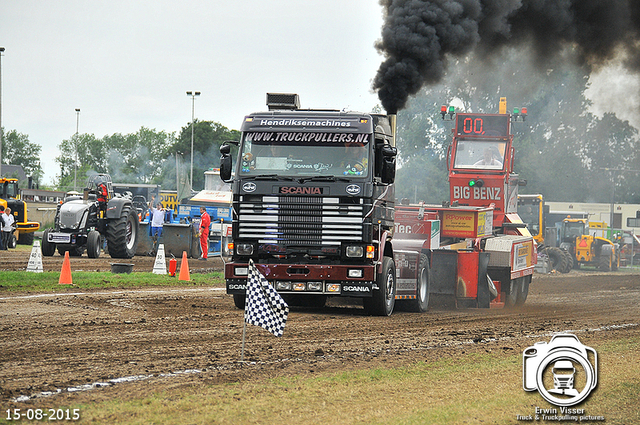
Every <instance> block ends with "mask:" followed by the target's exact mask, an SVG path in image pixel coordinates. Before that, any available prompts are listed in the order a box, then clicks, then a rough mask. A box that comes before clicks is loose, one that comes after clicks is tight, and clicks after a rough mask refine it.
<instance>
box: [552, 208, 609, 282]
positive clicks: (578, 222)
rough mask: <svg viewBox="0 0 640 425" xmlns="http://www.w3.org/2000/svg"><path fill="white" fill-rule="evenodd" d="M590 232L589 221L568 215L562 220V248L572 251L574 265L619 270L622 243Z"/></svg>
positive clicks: (576, 266)
mask: <svg viewBox="0 0 640 425" xmlns="http://www.w3.org/2000/svg"><path fill="white" fill-rule="evenodd" d="M595 234H596V231H594V234H593V235H591V234H589V221H588V220H587V219H584V218H571V217H567V218H565V219H564V220H563V221H562V228H561V230H560V241H561V243H560V248H562V249H564V250H566V251H568V252H570V253H571V254H572V258H573V265H574V267H575V268H579V267H580V265H582V264H584V265H589V266H595V267H598V268H599V269H601V270H606V271H610V270H617V269H618V267H619V266H620V245H619V244H617V243H614V242H611V241H610V240H609V239H607V238H604V237H602V236H595Z"/></svg>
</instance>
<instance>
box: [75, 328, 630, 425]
mask: <svg viewBox="0 0 640 425" xmlns="http://www.w3.org/2000/svg"><path fill="white" fill-rule="evenodd" d="M597 350H598V351H599V355H600V357H599V372H600V379H599V386H598V388H597V389H596V390H595V392H594V393H592V394H591V396H590V397H589V398H588V399H587V400H586V401H584V402H583V403H582V404H581V405H580V406H577V407H579V408H584V409H585V410H586V412H585V413H586V414H590V415H602V416H604V417H605V418H606V423H607V424H623V423H640V416H639V415H640V414H639V413H638V409H637V397H638V394H639V393H640V364H639V362H638V356H637V353H638V352H640V340H638V339H637V338H630V339H621V340H618V341H614V342H610V343H609V342H607V343H603V344H602V346H600V347H598V348H597ZM76 407H79V408H80V409H81V412H82V421H81V422H87V423H89V422H93V423H107V422H109V423H124V424H152V423H156V424H160V423H162V424H184V423H189V424H271V423H273V424H281V423H318V424H425V423H428V424H449V423H455V424H458V423H470V424H476V423H495V424H511V423H522V422H518V421H517V419H516V415H529V414H534V412H535V408H536V407H540V408H553V407H554V406H551V405H549V404H548V403H546V402H545V401H544V399H543V398H542V397H541V396H540V395H539V394H538V393H537V392H531V393H529V392H525V391H524V390H523V389H522V353H509V354H505V353H501V352H497V351H496V352H492V353H487V354H461V355H460V356H459V357H455V358H453V359H448V360H441V361H437V362H431V363H426V362H420V363H415V364H412V365H410V366H407V367H401V368H391V369H383V368H377V369H371V370H358V371H351V372H343V373H334V374H330V373H326V374H321V375H318V376H315V375H313V376H311V375H300V376H295V377H290V378H279V379H273V380H269V381H262V382H251V381H246V382H242V383H235V384H224V385H215V386H194V387H192V388H189V389H187V390H185V389H184V388H183V389H180V390H177V389H176V390H171V391H165V392H162V393H156V394H153V395H151V396H148V397H144V398H140V399H134V400H131V399H129V400H112V401H108V402H101V403H96V404H93V405H83V406H76ZM558 410H559V409H558Z"/></svg>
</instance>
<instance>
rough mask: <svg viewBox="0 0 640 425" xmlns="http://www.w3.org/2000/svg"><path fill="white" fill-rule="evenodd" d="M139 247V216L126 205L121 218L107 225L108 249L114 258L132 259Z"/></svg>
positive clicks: (110, 221)
mask: <svg viewBox="0 0 640 425" xmlns="http://www.w3.org/2000/svg"><path fill="white" fill-rule="evenodd" d="M137 246H138V216H137V215H136V212H135V210H134V209H133V208H132V207H131V205H130V204H127V205H124V206H123V207H122V211H121V212H120V218H118V219H115V220H109V222H108V223H107V247H108V249H109V255H111V257H112V258H132V257H133V256H134V255H135V254H136V248H137Z"/></svg>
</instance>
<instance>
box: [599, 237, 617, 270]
mask: <svg viewBox="0 0 640 425" xmlns="http://www.w3.org/2000/svg"><path fill="white" fill-rule="evenodd" d="M615 261H616V253H615V249H614V248H613V245H611V244H604V245H602V247H600V257H599V258H598V269H600V270H603V271H606V272H610V271H611V269H612V268H613V263H614V262H615Z"/></svg>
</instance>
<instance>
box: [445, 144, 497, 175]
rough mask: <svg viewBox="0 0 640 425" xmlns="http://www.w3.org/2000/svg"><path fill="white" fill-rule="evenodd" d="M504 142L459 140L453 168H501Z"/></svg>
mask: <svg viewBox="0 0 640 425" xmlns="http://www.w3.org/2000/svg"><path fill="white" fill-rule="evenodd" d="M505 147H506V142H502V141H494V140H491V141H487V140H464V141H459V142H458V145H457V149H456V152H455V159H454V162H453V168H470V169H483V170H486V169H489V170H502V168H503V164H504V156H505Z"/></svg>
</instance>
